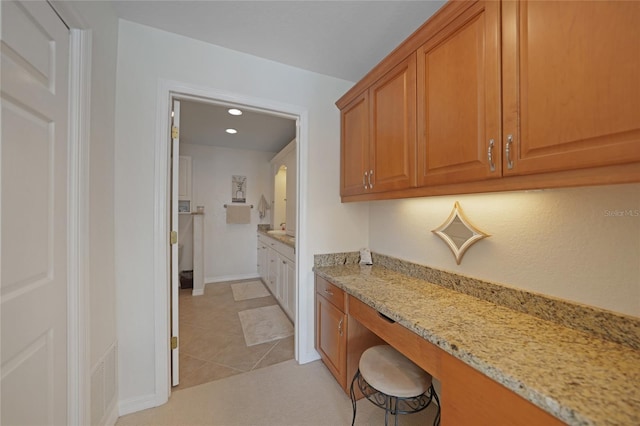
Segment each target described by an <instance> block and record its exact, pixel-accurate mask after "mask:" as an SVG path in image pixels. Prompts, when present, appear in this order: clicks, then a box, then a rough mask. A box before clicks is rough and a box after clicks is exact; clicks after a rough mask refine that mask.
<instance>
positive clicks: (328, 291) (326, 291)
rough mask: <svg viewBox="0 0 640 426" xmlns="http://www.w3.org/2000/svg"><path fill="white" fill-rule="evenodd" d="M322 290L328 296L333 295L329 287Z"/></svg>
mask: <svg viewBox="0 0 640 426" xmlns="http://www.w3.org/2000/svg"><path fill="white" fill-rule="evenodd" d="M324 292H325V293H327V294H328V295H329V296H333V292H332V291H331V290H329V289H326V288H325V289H324Z"/></svg>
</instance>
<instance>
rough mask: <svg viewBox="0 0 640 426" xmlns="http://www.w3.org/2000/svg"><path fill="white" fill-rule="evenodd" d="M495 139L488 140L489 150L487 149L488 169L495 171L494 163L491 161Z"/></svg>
mask: <svg viewBox="0 0 640 426" xmlns="http://www.w3.org/2000/svg"><path fill="white" fill-rule="evenodd" d="M495 144H496V141H495V140H493V139H491V140H490V141H489V150H488V151H487V157H488V158H489V170H491V171H492V172H495V171H496V165H495V163H494V162H493V147H494V146H495Z"/></svg>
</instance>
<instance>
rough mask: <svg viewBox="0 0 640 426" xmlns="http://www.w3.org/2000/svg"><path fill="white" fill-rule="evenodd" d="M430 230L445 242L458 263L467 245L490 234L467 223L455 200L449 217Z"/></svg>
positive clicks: (469, 245)
mask: <svg viewBox="0 0 640 426" xmlns="http://www.w3.org/2000/svg"><path fill="white" fill-rule="evenodd" d="M431 232H433V233H434V234H436V235H437V236H438V237H440V238H442V240H443V241H444V242H445V243H447V245H448V246H449V248H450V249H451V251H452V252H453V256H454V257H455V258H456V263H457V264H458V265H459V264H460V262H462V256H464V252H465V251H467V249H468V248H469V247H471V246H472V245H473V244H475V243H477V242H478V241H480V240H481V239H483V238H487V237H489V236H490V235H489V234H485V233H484V232H482V231H481V230H479V229H478V228H476V227H475V226H473V225H471V223H469V220H468V219H467V218H466V217H465V216H464V214H463V213H462V209H461V208H460V204H458V202H457V201H456V203H455V205H454V206H453V210H452V211H451V214H450V215H449V218H448V219H447V220H446V221H445V222H444V223H443V224H442V225H440V226H439V227H437V228H436V229H434V230H433V231H431Z"/></svg>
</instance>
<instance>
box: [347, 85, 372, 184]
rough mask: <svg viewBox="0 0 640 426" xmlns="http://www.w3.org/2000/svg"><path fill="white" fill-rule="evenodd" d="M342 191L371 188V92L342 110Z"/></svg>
mask: <svg viewBox="0 0 640 426" xmlns="http://www.w3.org/2000/svg"><path fill="white" fill-rule="evenodd" d="M340 122H341V135H340V144H341V149H340V150H341V155H340V195H341V196H343V197H344V196H346V195H357V194H362V193H364V192H365V191H366V189H367V188H368V184H367V182H366V179H365V172H367V173H368V170H369V97H368V92H365V93H363V94H362V95H360V96H359V97H357V98H356V99H354V100H353V101H352V102H351V103H350V104H349V105H347V106H346V107H345V108H343V109H342V110H341V111H340Z"/></svg>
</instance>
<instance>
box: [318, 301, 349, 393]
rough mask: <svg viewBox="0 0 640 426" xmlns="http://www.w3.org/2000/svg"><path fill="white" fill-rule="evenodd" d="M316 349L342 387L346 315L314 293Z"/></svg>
mask: <svg viewBox="0 0 640 426" xmlns="http://www.w3.org/2000/svg"><path fill="white" fill-rule="evenodd" d="M316 315H317V317H316V320H317V323H316V349H317V350H318V352H320V356H321V357H322V360H323V361H324V363H325V365H326V366H327V368H328V369H329V371H331V373H332V374H333V375H334V377H335V378H336V380H337V381H338V383H340V386H342V387H343V388H344V387H345V386H346V383H347V375H346V371H347V370H346V369H347V337H346V336H347V333H346V332H345V328H346V321H347V316H346V315H345V314H344V312H342V311H341V310H340V309H338V308H336V307H335V306H334V305H333V304H331V302H329V301H328V300H326V299H325V298H324V297H322V296H320V295H319V294H316Z"/></svg>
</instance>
